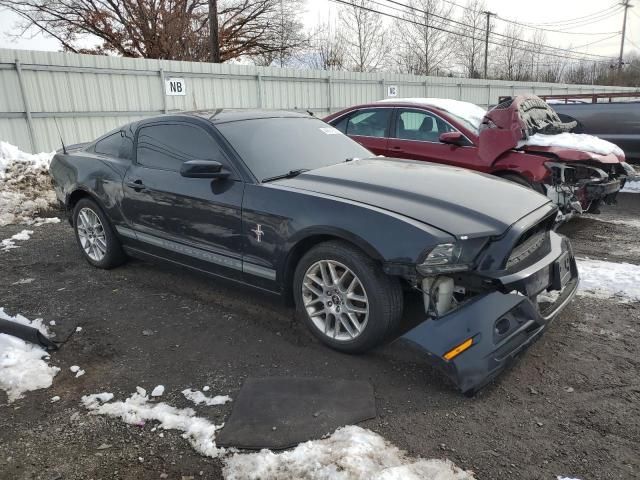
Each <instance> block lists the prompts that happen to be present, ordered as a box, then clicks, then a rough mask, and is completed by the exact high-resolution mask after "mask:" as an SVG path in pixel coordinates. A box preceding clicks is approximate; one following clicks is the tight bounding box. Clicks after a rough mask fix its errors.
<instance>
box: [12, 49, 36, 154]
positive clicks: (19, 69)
mask: <svg viewBox="0 0 640 480" xmlns="http://www.w3.org/2000/svg"><path fill="white" fill-rule="evenodd" d="M16 73H17V74H18V84H19V85H20V93H21V94H22V103H23V105H24V113H25V114H26V115H27V128H28V129H29V140H30V141H31V151H32V153H38V145H37V144H36V137H35V132H34V130H33V118H31V107H30V106H29V99H28V98H27V90H26V88H25V87H24V79H23V78H22V67H21V66H20V60H18V59H17V58H16Z"/></svg>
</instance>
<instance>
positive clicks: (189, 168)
mask: <svg viewBox="0 0 640 480" xmlns="http://www.w3.org/2000/svg"><path fill="white" fill-rule="evenodd" d="M229 174H230V173H229V171H227V170H223V168H222V164H221V163H220V162H216V161H215V160H189V161H187V162H184V163H183V164H182V166H181V167H180V175H182V176H183V177H187V178H213V179H225V178H228V177H229Z"/></svg>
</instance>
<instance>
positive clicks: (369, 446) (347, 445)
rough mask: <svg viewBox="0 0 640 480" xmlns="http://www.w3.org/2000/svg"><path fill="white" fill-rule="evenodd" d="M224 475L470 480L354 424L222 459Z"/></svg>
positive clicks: (280, 479)
mask: <svg viewBox="0 0 640 480" xmlns="http://www.w3.org/2000/svg"><path fill="white" fill-rule="evenodd" d="M223 474H224V477H225V478H226V479H227V480H240V479H243V480H247V479H254V480H258V479H260V480H276V479H277V480H285V479H286V480H289V479H291V480H293V479H296V480H297V479H309V480H311V479H313V480H320V479H327V480H329V479H331V480H352V479H353V480H426V479H430V480H473V479H474V476H473V473H472V472H465V471H463V470H461V469H459V468H458V467H456V466H455V465H454V464H453V463H451V462H450V461H449V460H425V459H412V458H410V457H408V456H407V454H406V453H405V452H403V451H401V450H400V449H398V448H397V447H395V446H394V445H391V444H390V443H389V442H387V441H386V440H385V439H384V438H382V437H381V436H380V435H378V434H376V433H374V432H372V431H370V430H365V429H364V428H361V427H356V426H347V427H343V428H339V429H338V430H336V431H335V432H334V433H333V434H332V435H331V436H329V437H327V438H325V439H322V440H314V441H309V442H305V443H302V444H300V445H298V446H297V447H296V448H294V449H293V450H289V451H286V452H282V453H273V452H271V451H270V450H262V451H260V452H259V453H249V454H235V455H233V456H232V457H229V458H228V459H227V460H226V461H225V467H224V470H223Z"/></svg>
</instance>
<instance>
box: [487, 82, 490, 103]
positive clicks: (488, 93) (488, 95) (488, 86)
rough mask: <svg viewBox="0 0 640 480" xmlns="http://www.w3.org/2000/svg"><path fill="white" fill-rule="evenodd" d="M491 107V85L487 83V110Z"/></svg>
mask: <svg viewBox="0 0 640 480" xmlns="http://www.w3.org/2000/svg"><path fill="white" fill-rule="evenodd" d="M490 106H491V84H490V83H487V108H489V107H490Z"/></svg>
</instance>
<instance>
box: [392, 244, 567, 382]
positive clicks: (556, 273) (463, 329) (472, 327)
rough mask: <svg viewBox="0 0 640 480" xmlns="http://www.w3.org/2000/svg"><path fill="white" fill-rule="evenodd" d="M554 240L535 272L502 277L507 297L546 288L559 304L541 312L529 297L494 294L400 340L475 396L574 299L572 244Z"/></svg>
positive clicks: (423, 323) (420, 327)
mask: <svg viewBox="0 0 640 480" xmlns="http://www.w3.org/2000/svg"><path fill="white" fill-rule="evenodd" d="M552 235H553V237H554V238H552V243H553V248H552V251H551V253H550V254H549V255H547V256H546V257H545V258H544V259H543V261H542V262H538V263H537V264H536V265H535V267H536V268H535V269H534V270H533V271H532V269H527V270H526V271H523V272H518V273H516V274H512V275H509V276H505V277H502V279H503V280H504V285H505V286H506V287H507V291H510V290H511V288H512V287H514V288H515V289H517V290H518V291H520V292H522V291H526V292H527V293H528V294H529V295H532V294H537V293H538V292H541V291H544V290H545V289H546V288H549V289H553V288H555V289H558V290H559V289H561V290H559V296H558V297H557V299H555V301H554V302H553V303H552V304H549V306H548V307H547V308H545V309H544V310H543V311H540V309H539V308H538V305H537V304H534V302H533V301H532V300H530V298H529V296H524V295H522V294H518V293H502V292H500V291H494V292H491V293H486V294H483V295H480V296H478V297H476V298H475V299H473V300H472V301H471V302H469V303H468V304H466V305H464V306H463V307H461V308H459V309H457V310H455V311H453V312H451V313H449V314H447V315H445V316H443V317H441V318H439V319H438V320H431V319H430V320H426V321H424V322H422V323H421V324H419V325H418V326H416V327H414V328H413V329H412V330H410V331H408V332H407V333H405V334H404V335H403V337H402V338H403V339H405V340H408V341H410V342H411V343H413V344H415V345H416V346H418V347H419V348H420V349H422V350H424V351H425V352H426V353H427V355H428V357H429V359H430V361H431V362H432V363H434V364H435V365H436V366H437V367H439V368H440V369H441V370H443V371H444V373H445V374H446V375H447V376H448V377H449V378H450V379H451V380H453V382H454V383H455V384H456V385H457V386H458V387H459V388H460V390H462V391H463V392H465V393H473V392H475V391H477V390H478V389H480V388H481V387H482V386H484V385H486V383H488V382H489V381H490V380H491V379H493V378H494V377H495V376H496V375H498V374H499V373H500V372H501V371H502V370H503V369H504V368H505V367H506V366H507V365H508V364H509V363H510V361H511V360H512V359H513V358H514V357H516V356H517V355H518V354H519V353H520V352H522V351H523V350H524V349H526V348H527V347H528V346H529V345H531V344H532V343H533V342H534V341H535V340H537V339H538V338H539V337H540V335H541V334H542V333H543V332H544V330H545V329H546V327H547V326H548V325H549V323H550V322H551V321H552V320H553V319H554V318H555V316H556V315H558V314H559V313H560V312H561V311H562V309H563V308H564V307H565V306H566V305H567V304H568V303H569V301H570V300H571V299H572V298H573V296H574V295H575V292H576V290H577V288H578V271H577V267H576V263H575V259H574V256H573V253H572V251H571V247H570V244H569V243H568V241H566V240H565V239H563V238H562V237H560V236H559V235H557V234H555V233H554V234H552ZM541 263H543V264H544V265H543V266H542V267H541ZM533 297H535V295H533ZM468 339H472V340H473V343H472V344H471V347H470V348H468V349H467V350H465V351H463V352H462V353H460V354H459V355H457V356H456V357H455V358H453V359H451V360H445V358H444V356H445V354H446V352H449V351H451V350H452V349H453V348H455V347H456V346H458V345H460V344H462V343H463V342H465V341H466V340H468Z"/></svg>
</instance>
